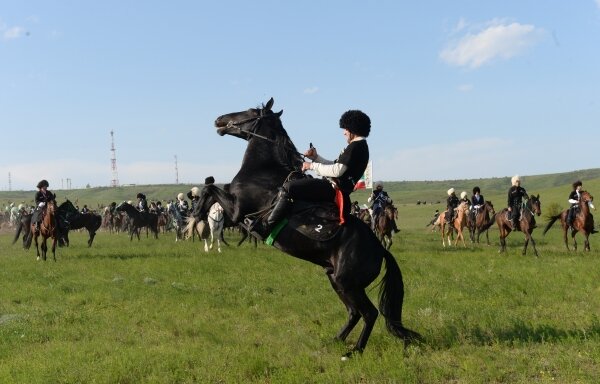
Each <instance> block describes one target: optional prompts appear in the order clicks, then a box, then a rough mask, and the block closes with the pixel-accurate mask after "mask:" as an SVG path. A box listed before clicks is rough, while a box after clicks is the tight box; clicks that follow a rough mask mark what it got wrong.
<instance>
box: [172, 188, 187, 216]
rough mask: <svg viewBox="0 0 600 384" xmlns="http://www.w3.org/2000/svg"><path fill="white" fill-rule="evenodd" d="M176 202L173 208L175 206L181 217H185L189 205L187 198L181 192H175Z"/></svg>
mask: <svg viewBox="0 0 600 384" xmlns="http://www.w3.org/2000/svg"><path fill="white" fill-rule="evenodd" d="M176 204H177V205H176V206H175V208H177V210H178V211H179V214H180V215H181V217H183V218H186V217H187V216H188V214H189V211H190V207H189V205H188V202H187V200H185V195H184V194H183V192H180V193H179V194H177V203H176Z"/></svg>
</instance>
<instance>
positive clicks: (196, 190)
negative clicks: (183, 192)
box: [192, 187, 200, 196]
mask: <svg viewBox="0 0 600 384" xmlns="http://www.w3.org/2000/svg"><path fill="white" fill-rule="evenodd" d="M192 196H200V188H198V187H193V188H192Z"/></svg>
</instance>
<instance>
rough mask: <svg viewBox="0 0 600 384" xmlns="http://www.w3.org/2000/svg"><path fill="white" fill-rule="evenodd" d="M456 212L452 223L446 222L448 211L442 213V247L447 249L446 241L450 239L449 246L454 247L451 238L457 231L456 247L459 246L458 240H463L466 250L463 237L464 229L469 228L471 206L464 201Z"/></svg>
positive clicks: (440, 219) (440, 217)
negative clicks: (468, 218) (468, 216)
mask: <svg viewBox="0 0 600 384" xmlns="http://www.w3.org/2000/svg"><path fill="white" fill-rule="evenodd" d="M454 210H455V211H456V215H455V216H454V219H452V221H451V222H447V221H446V211H444V212H442V213H441V214H440V216H439V218H438V219H439V221H440V233H441V234H442V246H444V247H446V239H448V246H450V245H452V240H451V236H452V235H453V233H454V231H455V230H456V233H457V236H456V239H454V245H455V246H456V245H458V240H462V244H463V247H465V248H466V246H467V244H466V243H465V237H464V236H463V229H464V228H465V227H466V226H467V215H468V211H469V205H468V204H467V203H466V202H465V201H463V202H462V203H460V204H459V205H458V207H456V208H455V209H454Z"/></svg>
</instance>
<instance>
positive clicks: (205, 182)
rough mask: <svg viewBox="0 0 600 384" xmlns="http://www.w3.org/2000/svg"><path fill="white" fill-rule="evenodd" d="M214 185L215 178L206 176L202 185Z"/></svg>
mask: <svg viewBox="0 0 600 384" xmlns="http://www.w3.org/2000/svg"><path fill="white" fill-rule="evenodd" d="M214 183H215V178H214V177H212V176H208V177H207V178H206V179H204V185H208V184H214Z"/></svg>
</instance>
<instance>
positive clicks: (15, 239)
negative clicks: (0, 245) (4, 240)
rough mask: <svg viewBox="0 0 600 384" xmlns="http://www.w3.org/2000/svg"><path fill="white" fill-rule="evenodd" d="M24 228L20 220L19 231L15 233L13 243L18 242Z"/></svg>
mask: <svg viewBox="0 0 600 384" xmlns="http://www.w3.org/2000/svg"><path fill="white" fill-rule="evenodd" d="M22 229H23V224H22V223H21V221H19V225H18V226H17V233H15V238H14V239H13V241H12V243H13V244H14V243H16V242H17V240H18V239H19V236H21V230H22Z"/></svg>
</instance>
